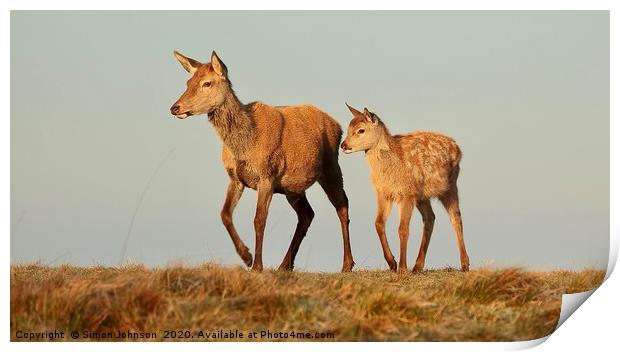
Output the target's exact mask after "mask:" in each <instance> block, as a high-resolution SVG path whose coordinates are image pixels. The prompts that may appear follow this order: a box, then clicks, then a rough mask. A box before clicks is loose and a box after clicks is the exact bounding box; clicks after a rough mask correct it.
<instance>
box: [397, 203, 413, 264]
mask: <svg viewBox="0 0 620 352" xmlns="http://www.w3.org/2000/svg"><path fill="white" fill-rule="evenodd" d="M414 208H415V199H413V198H405V199H403V200H401V201H400V202H399V203H398V212H399V213H400V224H399V225H398V238H399V239H400V258H399V260H398V271H399V272H404V271H407V243H408V241H409V222H410V221H411V214H412V213H413V209H414Z"/></svg>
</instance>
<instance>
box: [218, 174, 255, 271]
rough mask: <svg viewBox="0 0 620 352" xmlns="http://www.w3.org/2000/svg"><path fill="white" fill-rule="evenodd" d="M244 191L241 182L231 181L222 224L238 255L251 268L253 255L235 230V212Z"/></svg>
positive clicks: (223, 209) (222, 213) (223, 210)
mask: <svg viewBox="0 0 620 352" xmlns="http://www.w3.org/2000/svg"><path fill="white" fill-rule="evenodd" d="M243 189H244V187H243V184H241V182H238V181H233V180H231V181H230V182H229V183H228V190H227V191H226V200H225V201H224V206H223V207H222V211H221V213H220V216H221V217H222V223H223V224H224V227H226V231H228V234H229V235H230V239H231V240H232V241H233V244H234V245H235V249H236V250H237V253H238V254H239V256H240V257H241V259H243V262H244V263H245V265H247V266H250V265H252V254H250V250H249V249H248V247H247V246H246V245H245V243H243V241H242V240H241V238H239V234H238V233H237V230H236V229H235V225H234V224H233V217H232V215H233V211H234V210H235V207H236V206H237V203H238V202H239V199H240V198H241V195H242V194H243Z"/></svg>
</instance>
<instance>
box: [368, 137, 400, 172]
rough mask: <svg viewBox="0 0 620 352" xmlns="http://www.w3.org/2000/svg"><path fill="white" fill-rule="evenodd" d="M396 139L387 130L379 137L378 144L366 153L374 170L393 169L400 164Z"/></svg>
mask: <svg viewBox="0 0 620 352" xmlns="http://www.w3.org/2000/svg"><path fill="white" fill-rule="evenodd" d="M397 147H398V146H397V145H396V141H395V140H394V138H393V137H392V136H391V135H390V132H389V131H387V129H384V130H383V131H382V132H381V135H380V136H379V139H378V141H377V144H375V145H374V146H373V147H372V148H370V149H368V150H367V151H366V159H367V160H368V162H369V163H370V167H371V168H373V169H375V168H376V169H381V168H384V167H393V166H395V163H396V162H398V151H397Z"/></svg>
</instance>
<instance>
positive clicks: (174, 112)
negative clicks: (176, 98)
mask: <svg viewBox="0 0 620 352" xmlns="http://www.w3.org/2000/svg"><path fill="white" fill-rule="evenodd" d="M179 111H181V107H180V106H178V105H172V107H171V108H170V112H171V113H172V115H178V114H179Z"/></svg>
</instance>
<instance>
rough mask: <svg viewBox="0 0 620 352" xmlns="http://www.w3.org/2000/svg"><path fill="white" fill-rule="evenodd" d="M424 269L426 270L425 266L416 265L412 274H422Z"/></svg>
mask: <svg viewBox="0 0 620 352" xmlns="http://www.w3.org/2000/svg"><path fill="white" fill-rule="evenodd" d="M423 269H424V266H423V265H418V264H416V265H415V266H414V267H413V269H412V270H411V272H412V273H416V274H417V273H421V272H422V270H423Z"/></svg>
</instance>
